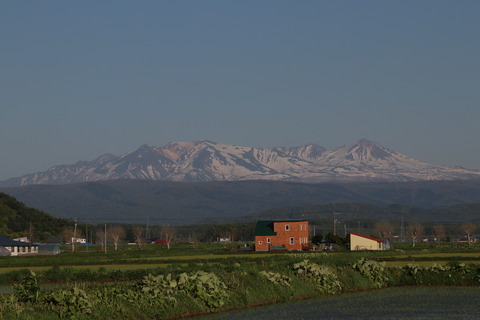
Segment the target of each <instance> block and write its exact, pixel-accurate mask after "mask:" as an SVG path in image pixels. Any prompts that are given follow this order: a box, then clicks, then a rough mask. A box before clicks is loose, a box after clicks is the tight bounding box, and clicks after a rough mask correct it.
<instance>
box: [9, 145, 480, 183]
mask: <svg viewBox="0 0 480 320" xmlns="http://www.w3.org/2000/svg"><path fill="white" fill-rule="evenodd" d="M475 178H480V172H479V171H474V170H467V169H464V168H456V167H446V166H438V165H432V164H428V163H425V162H421V161H418V160H415V159H412V158H410V157H408V156H406V155H403V154H400V153H397V152H394V151H391V150H389V149H387V148H384V147H382V146H380V145H379V144H377V143H374V142H372V141H369V140H366V139H362V140H359V141H358V142H356V143H354V144H351V145H348V146H344V147H340V148H337V149H335V150H326V149H325V148H323V147H321V146H319V145H315V144H310V145H305V146H299V147H291V148H286V147H275V148H252V147H243V146H234V145H227V144H217V143H214V142H211V141H206V140H202V141H196V142H172V143H169V144H167V145H165V146H163V147H150V146H147V145H143V146H141V147H140V148H139V149H137V150H135V151H133V152H131V153H127V154H124V155H122V156H118V157H117V156H113V155H103V156H101V157H99V158H97V159H95V160H93V161H80V162H78V163H76V164H73V165H62V166H55V167H52V168H50V169H48V170H47V171H45V172H39V173H35V174H28V175H25V176H22V177H19V178H12V179H9V180H7V181H4V182H2V183H0V186H2V187H8V186H23V185H32V184H68V183H76V182H87V181H104V180H115V179H140V180H164V181H179V182H199V181H238V180H282V181H297V182H309V183H313V182H334V181H337V182H338V181H418V180H458V179H475Z"/></svg>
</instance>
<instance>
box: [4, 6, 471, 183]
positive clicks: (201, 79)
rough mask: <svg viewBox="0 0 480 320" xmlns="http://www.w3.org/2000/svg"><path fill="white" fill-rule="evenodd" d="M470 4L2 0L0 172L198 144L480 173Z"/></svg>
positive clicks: (28, 170) (19, 172)
mask: <svg viewBox="0 0 480 320" xmlns="http://www.w3.org/2000/svg"><path fill="white" fill-rule="evenodd" d="M479 13H480V2H479V1H466V0H462V1H441V0H433V1H428V0H425V1H403V0H402V1H369V0H366V1H353V0H352V1H320V0H316V1H307V0H303V1H293V0H292V1H282V0H273V1H269V0H261V1H259V0H244V1H229V0H218V1H209V0H204V1H193V0H191V1H2V2H0V43H1V47H0V49H1V50H0V106H1V108H0V110H1V117H0V150H1V163H0V180H4V179H7V178H10V177H15V176H20V175H23V174H27V173H33V172H37V171H43V170H46V169H48V168H49V167H51V166H54V165H58V164H71V163H75V162H76V161H78V160H93V159H94V158H96V157H97V156H100V155H101V154H104V153H112V154H116V155H120V154H123V153H126V152H130V151H133V150H135V149H137V148H138V147H139V146H140V145H142V144H145V143H146V144H149V145H158V146H161V145H164V144H166V143H168V142H170V141H193V140H200V139H208V140H212V141H215V142H218V143H226V144H238V145H246V146H256V147H273V146H295V145H302V144H307V143H317V144H320V145H322V146H324V147H326V148H329V149H333V148H335V147H338V146H342V145H345V144H350V143H353V142H355V141H357V140H358V139H361V138H367V139H371V140H373V141H376V142H378V143H380V144H381V145H383V146H385V147H388V148H390V149H392V150H395V151H398V152H401V153H405V154H407V155H409V156H411V157H413V158H416V159H419V160H423V161H427V162H431V163H436V164H445V165H452V166H463V167H467V168H471V169H480V148H479V142H478V138H479V137H480V125H479V122H480V121H479V120H480V108H479V98H480V63H479V57H480V40H479V34H480V19H478V14H479Z"/></svg>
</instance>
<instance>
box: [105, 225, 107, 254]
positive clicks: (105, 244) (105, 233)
mask: <svg viewBox="0 0 480 320" xmlns="http://www.w3.org/2000/svg"><path fill="white" fill-rule="evenodd" d="M105 253H107V224H106V223H105Z"/></svg>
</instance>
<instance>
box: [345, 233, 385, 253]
mask: <svg viewBox="0 0 480 320" xmlns="http://www.w3.org/2000/svg"><path fill="white" fill-rule="evenodd" d="M350 250H352V251H358V250H385V249H384V246H383V240H380V239H376V238H372V237H369V236H364V235H363V234H359V233H354V232H352V233H350Z"/></svg>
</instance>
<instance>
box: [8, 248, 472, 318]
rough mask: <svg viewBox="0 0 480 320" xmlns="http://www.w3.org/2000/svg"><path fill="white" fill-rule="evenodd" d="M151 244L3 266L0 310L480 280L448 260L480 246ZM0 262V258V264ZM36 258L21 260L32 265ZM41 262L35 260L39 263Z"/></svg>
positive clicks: (86, 314) (143, 310) (266, 300)
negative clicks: (5, 284) (236, 249)
mask: <svg viewBox="0 0 480 320" xmlns="http://www.w3.org/2000/svg"><path fill="white" fill-rule="evenodd" d="M437 249H438V248H437ZM156 250H158V249H156V248H155V249H146V250H143V252H136V251H133V250H128V251H124V252H116V253H115V252H112V253H111V254H107V255H105V254H104V253H99V252H96V253H94V252H89V253H82V252H76V253H65V254H61V255H59V256H57V257H48V258H45V259H46V260H48V261H50V262H51V263H53V264H52V265H51V266H50V269H47V270H45V271H41V272H39V273H38V274H37V275H36V276H33V275H31V274H30V273H28V271H26V270H23V271H10V272H8V273H4V275H3V276H2V277H1V278H3V277H6V276H9V277H10V281H11V280H15V279H16V280H21V279H23V280H21V281H20V283H19V284H17V285H16V287H15V289H14V291H13V293H11V294H4V295H3V296H2V298H1V301H0V304H1V305H0V310H1V311H0V318H4V319H40V318H41V319H58V318H67V319H68V318H76V319H112V318H121V319H164V318H173V317H178V316H182V315H187V314H199V313H206V312H217V311H221V310H229V309H239V308H245V307H248V306H252V305H261V304H271V303H276V302H284V301H290V300H295V299H303V298H307V297H316V296H320V295H326V294H335V293H339V292H349V291H356V290H365V289H370V288H381V287H388V286H399V285H479V284H480V268H479V266H478V265H477V264H461V263H459V262H458V259H457V258H458V257H459V256H463V255H464V253H467V255H466V257H470V258H476V254H478V253H480V247H476V248H470V247H469V248H467V249H465V250H460V249H459V248H457V250H455V248H452V249H450V251H451V252H445V250H443V249H442V250H443V251H442V250H440V251H442V252H440V251H439V250H437V251H435V250H436V249H429V248H417V249H415V250H408V251H407V248H405V249H401V250H399V251H389V252H360V253H358V252H356V253H352V252H337V253H316V252H305V253H280V254H278V253H277V254H261V255H257V254H255V253H241V254H238V255H237V254H234V253H232V251H230V250H226V249H224V248H221V247H205V248H202V249H196V250H191V251H189V250H187V248H183V249H181V248H177V249H171V250H170V251H168V252H166V250H165V249H163V251H156ZM176 250H178V251H176ZM455 251H457V252H455ZM464 251H467V252H464ZM462 252H463V253H462ZM432 254H433V255H435V254H437V255H438V258H439V259H440V260H439V261H442V263H441V264H439V263H437V262H436V261H435V260H434V259H433V256H432ZM156 255H157V256H156ZM89 257H93V258H95V259H96V263H93V264H91V263H90V264H88V262H89V261H91V260H92V259H93V258H90V259H89ZM395 257H397V258H398V260H397V261H395V260H394V259H395ZM422 257H423V258H428V259H429V261H428V263H430V265H428V266H419V265H418V264H416V263H415V262H412V260H409V261H405V260H402V259H404V258H408V259H411V258H413V259H417V258H419V259H421V258H422ZM450 257H451V260H450V261H449V259H450ZM29 258H34V257H29ZM365 258H366V259H365ZM23 259H28V257H24V258H23ZM157 259H164V260H162V261H164V262H165V265H162V267H161V268H160V267H158V266H156V265H155V263H157ZM16 260H17V263H19V264H22V266H21V268H29V266H28V263H27V262H25V261H21V260H22V259H20V258H18V259H16ZM80 260H81V261H82V263H80V264H78V263H77V262H78V261H80ZM382 260H388V263H394V262H399V263H404V262H408V264H407V265H405V266H402V267H388V266H386V265H385V264H384V263H383V262H379V261H382ZM5 261H6V259H0V265H2V263H3V262H5ZM18 261H21V263H20V262H18ZM39 261H42V260H40V258H38V259H31V260H30V262H31V263H32V264H35V262H37V263H38V262H39ZM100 261H101V262H102V263H99V262H100ZM119 261H123V262H125V261H129V263H126V265H127V268H126V269H124V270H120V269H119V268H117V269H107V268H106V266H114V265H115V263H116V262H119ZM147 261H150V262H151V261H153V262H154V264H152V265H151V266H153V268H151V269H137V268H136V267H137V265H138V264H143V263H145V262H147ZM11 262H12V261H9V262H8V263H11ZM97 262H98V264H97ZM43 263H45V264H44V265H42V267H47V265H46V262H45V261H44V262H43ZM146 264H148V263H146ZM60 265H62V267H60ZM64 266H67V267H64ZM90 266H93V267H90ZM122 266H124V265H122ZM10 267H11V266H9V268H10ZM30 267H34V265H32V266H30ZM85 268H86V269H85ZM4 280H6V279H4ZM41 283H46V284H48V286H47V287H48V288H49V289H41V288H45V285H40V284H41Z"/></svg>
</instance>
